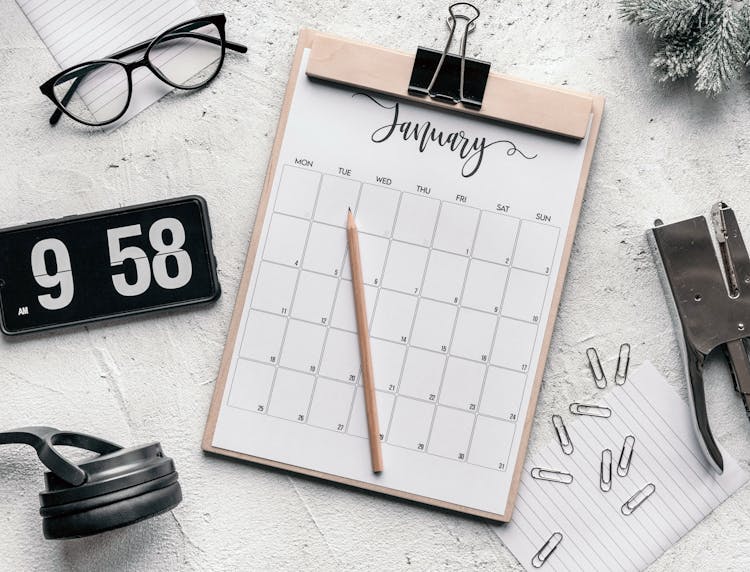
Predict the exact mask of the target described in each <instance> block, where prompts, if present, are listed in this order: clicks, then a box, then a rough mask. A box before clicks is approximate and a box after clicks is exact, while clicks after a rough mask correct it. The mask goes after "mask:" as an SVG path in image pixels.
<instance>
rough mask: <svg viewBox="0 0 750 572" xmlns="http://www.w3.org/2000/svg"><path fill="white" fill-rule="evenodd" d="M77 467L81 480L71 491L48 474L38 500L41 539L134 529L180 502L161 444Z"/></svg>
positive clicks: (172, 469) (122, 451) (174, 475)
mask: <svg viewBox="0 0 750 572" xmlns="http://www.w3.org/2000/svg"><path fill="white" fill-rule="evenodd" d="M79 466H80V468H81V469H83V470H84V471H85V472H86V475H87V477H88V478H87V480H86V482H85V483H83V484H82V485H80V486H71V485H70V484H68V483H67V482H65V481H63V480H61V479H60V478H59V477H57V476H56V475H55V474H53V473H47V474H46V475H45V477H46V481H47V490H46V491H45V492H43V493H41V494H40V495H39V498H40V503H41V508H40V510H39V513H40V514H41V516H42V530H43V532H44V536H45V538H48V539H62V538H80V537H82V536H90V535H92V534H98V533H100V532H106V531H108V530H113V529H115V528H120V527H123V526H127V525H129V524H134V523H136V522H139V521H141V520H145V519H147V518H151V517H152V516H157V515H159V514H161V513H163V512H166V511H168V510H170V509H173V508H174V507H176V506H177V505H178V504H180V501H181V500H182V490H181V488H180V483H179V482H178V480H177V479H178V474H177V471H175V467H174V463H173V461H172V459H170V458H169V457H165V456H164V453H163V452H162V449H161V445H159V444H158V443H152V444H150V445H145V446H142V447H134V448H131V449H120V450H118V451H116V452H114V453H110V454H107V455H102V456H100V457H96V458H94V459H91V460H89V461H86V462H84V463H81V464H80V465H79Z"/></svg>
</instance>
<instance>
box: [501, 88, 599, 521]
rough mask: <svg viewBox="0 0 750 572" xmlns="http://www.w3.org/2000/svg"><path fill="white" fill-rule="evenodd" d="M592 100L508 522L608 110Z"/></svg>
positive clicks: (512, 491) (517, 464) (518, 457)
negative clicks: (570, 214)
mask: <svg viewBox="0 0 750 572" xmlns="http://www.w3.org/2000/svg"><path fill="white" fill-rule="evenodd" d="M592 99H593V105H592V110H591V113H592V117H591V130H590V131H589V139H588V143H587V146H586V152H585V154H584V157H583V166H582V168H581V176H580V178H579V179H578V190H577V192H576V198H575V202H574V203H573V213H572V216H571V218H570V226H569V227H568V236H567V237H566V238H565V244H564V246H563V252H562V258H561V260H560V270H559V272H558V278H557V284H556V285H555V290H554V292H553V294H552V303H551V306H550V311H549V321H548V322H547V329H546V331H545V332H544V338H543V340H542V347H541V351H540V352H539V364H540V365H541V366H542V367H540V368H539V369H538V370H537V373H536V378H535V379H534V385H533V386H532V388H531V399H530V401H529V408H528V409H527V411H526V423H525V424H524V427H523V433H522V435H521V445H520V447H519V448H518V456H517V457H516V469H515V471H514V473H513V480H512V482H511V487H510V492H509V494H508V502H507V504H506V505H505V510H504V511H503V515H504V516H505V517H506V519H507V520H506V521H510V519H511V516H512V515H513V508H514V507H515V504H516V498H517V496H518V487H519V485H520V484H521V471H522V470H523V466H524V460H525V459H526V449H527V448H528V445H529V437H530V436H531V426H532V425H533V423H534V415H535V412H536V405H537V401H538V400H539V391H540V390H541V387H542V378H543V377H544V369H545V366H546V365H547V354H548V353H549V347H550V343H551V341H552V332H553V331H554V329H555V321H556V319H557V311H558V309H559V307H560V298H561V296H562V289H563V285H564V284H565V277H566V276H567V272H568V263H569V262H570V253H571V251H572V250H573V240H574V239H575V234H576V229H577V228H578V219H579V217H580V214H581V207H582V206H583V197H584V195H585V194H586V183H587V181H588V178H589V171H590V170H591V162H592V160H593V158H594V148H595V147H596V140H597V139H598V137H599V127H600V125H601V122H602V114H603V113H604V98H603V97H600V96H594V97H593V98H592Z"/></svg>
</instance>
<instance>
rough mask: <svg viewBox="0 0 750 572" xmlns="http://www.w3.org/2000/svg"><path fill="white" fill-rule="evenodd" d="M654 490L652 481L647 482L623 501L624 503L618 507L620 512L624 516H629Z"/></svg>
mask: <svg viewBox="0 0 750 572" xmlns="http://www.w3.org/2000/svg"><path fill="white" fill-rule="evenodd" d="M655 492H656V485H655V484H654V483H649V484H647V485H646V486H645V487H643V488H642V489H641V490H639V491H638V492H637V493H635V494H634V495H633V496H632V497H630V498H629V499H628V500H626V501H625V504H623V505H622V506H621V507H620V512H622V514H624V515H625V516H630V515H631V514H633V513H634V512H635V509H637V508H638V507H639V506H641V505H642V504H643V503H644V502H645V501H646V499H647V498H648V497H650V496H651V495H652V494H654V493H655Z"/></svg>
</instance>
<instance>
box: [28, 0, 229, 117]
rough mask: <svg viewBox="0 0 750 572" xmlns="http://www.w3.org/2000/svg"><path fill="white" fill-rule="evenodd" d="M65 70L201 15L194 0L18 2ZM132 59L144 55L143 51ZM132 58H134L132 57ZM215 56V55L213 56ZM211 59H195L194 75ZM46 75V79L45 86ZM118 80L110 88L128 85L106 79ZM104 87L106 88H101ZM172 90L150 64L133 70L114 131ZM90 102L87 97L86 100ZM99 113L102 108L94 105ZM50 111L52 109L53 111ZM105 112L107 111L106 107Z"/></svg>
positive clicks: (110, 89)
mask: <svg viewBox="0 0 750 572" xmlns="http://www.w3.org/2000/svg"><path fill="white" fill-rule="evenodd" d="M16 1H17V3H18V5H19V6H20V7H21V9H22V10H23V12H24V13H25V14H26V17H27V18H28V19H29V21H30V22H31V24H32V26H34V29H36V31H37V33H38V34H39V37H40V38H41V39H42V41H43V42H44V43H45V45H46V46H47V48H48V49H49V51H50V52H51V53H52V56H53V57H54V58H55V61H57V63H58V64H59V65H60V67H61V68H62V69H66V68H69V67H71V66H74V65H76V64H79V63H83V62H86V61H89V60H95V59H101V58H105V57H107V56H108V55H110V54H113V53H115V52H117V51H119V50H122V49H123V48H127V47H129V46H132V45H134V44H137V43H139V42H142V41H144V40H148V39H150V38H153V37H155V36H157V35H159V34H160V33H161V32H163V31H165V30H166V29H168V28H169V27H170V26H172V25H174V24H179V23H180V22H184V21H185V20H190V19H191V18H195V17H197V16H199V15H200V11H199V10H198V5H197V4H196V2H195V0H164V1H163V2H152V1H151V0H131V1H127V2H125V1H116V2H113V1H111V0H105V1H98V0H97V1H94V0H16ZM133 57H143V53H142V52H141V53H139V54H135V55H134V56H133ZM131 59H132V58H131ZM213 59H215V57H213V56H212V58H211V60H213ZM206 65H208V64H207V63H206V62H201V63H198V62H191V63H190V65H189V66H188V68H189V69H186V70H185V76H186V77H190V76H191V75H193V74H195V73H197V72H198V71H200V70H201V69H203V67H205V66H206ZM46 79H47V78H41V79H40V81H39V83H40V84H41V83H42V82H43V81H44V80H46ZM103 79H104V80H105V81H106V80H107V79H109V80H110V82H112V83H114V84H119V85H113V86H107V87H106V89H108V91H109V92H110V94H109V96H108V97H110V98H112V97H113V96H112V94H111V92H112V91H113V90H122V89H126V85H125V84H122V82H118V81H117V80H116V78H103ZM102 90H105V88H102V89H101V90H100V91H102ZM170 91H172V88H171V87H170V86H169V85H167V84H166V83H164V82H163V81H161V80H160V79H158V78H157V77H156V76H155V75H154V74H153V73H151V71H149V70H148V69H146V68H138V69H136V70H135V71H134V72H133V96H132V99H131V101H130V106H129V107H128V111H127V112H126V113H125V115H124V116H123V117H122V118H121V119H119V120H118V121H117V122H116V123H113V124H111V125H110V126H108V129H115V128H116V127H118V126H120V125H122V124H123V123H125V122H126V121H128V120H129V119H131V118H132V117H133V116H135V115H137V114H138V113H140V112H141V111H143V110H144V109H146V108H147V107H148V106H149V105H151V104H152V103H154V102H156V101H158V100H159V99H160V98H162V97H163V96H164V95H166V94H167V93H169V92H170ZM88 103H89V102H88V101H87V104H88ZM89 107H90V109H91V110H92V113H93V114H94V115H95V116H96V115H97V109H96V108H97V106H96V105H89ZM50 113H51V111H50ZM100 113H106V109H104V110H102V111H101V112H100Z"/></svg>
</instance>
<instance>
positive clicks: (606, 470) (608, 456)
mask: <svg viewBox="0 0 750 572" xmlns="http://www.w3.org/2000/svg"><path fill="white" fill-rule="evenodd" d="M599 488H600V489H602V490H603V491H604V492H605V493H607V492H609V491H610V490H611V489H612V449H604V451H602V462H601V465H600V469H599Z"/></svg>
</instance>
